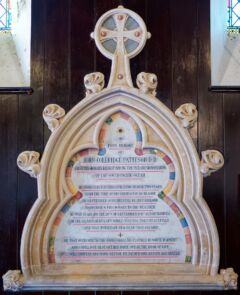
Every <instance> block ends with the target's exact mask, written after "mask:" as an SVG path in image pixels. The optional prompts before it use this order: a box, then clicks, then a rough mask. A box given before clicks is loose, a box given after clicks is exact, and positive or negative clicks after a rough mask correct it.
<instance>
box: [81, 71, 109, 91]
mask: <svg viewBox="0 0 240 295" xmlns="http://www.w3.org/2000/svg"><path fill="white" fill-rule="evenodd" d="M104 84H105V81H104V75H103V74H102V73H100V72H95V73H90V74H87V75H86V76H85V77H84V85H85V88H86V95H89V94H92V93H97V92H100V91H101V90H102V89H103V87H104Z"/></svg>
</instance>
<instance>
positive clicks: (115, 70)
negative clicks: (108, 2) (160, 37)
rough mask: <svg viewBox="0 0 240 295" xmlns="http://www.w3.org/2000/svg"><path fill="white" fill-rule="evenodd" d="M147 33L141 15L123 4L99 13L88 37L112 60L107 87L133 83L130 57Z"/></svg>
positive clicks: (147, 35) (141, 47)
mask: <svg viewBox="0 0 240 295" xmlns="http://www.w3.org/2000/svg"><path fill="white" fill-rule="evenodd" d="M150 36H151V35H150V33H148V32H147V29H146V26H145V23H144V21H143V20H142V18H141V17H140V16H139V15H138V14H136V13H135V12H133V11H131V10H129V9H125V8H124V7H123V6H119V7H118V8H116V9H112V10H110V11H108V12H106V13H105V14H103V15H102V16H101V17H100V19H99V20H98V22H97V24H96V26H95V29H94V32H93V33H92V34H91V37H92V38H94V39H95V42H96V45H97V47H98V49H99V50H100V52H101V53H102V54H103V55H104V56H106V57H107V58H109V59H111V60H112V70H111V76H110V80H109V84H108V87H113V86H129V87H132V86H133V85H132V79H131V74H130V68H129V59H130V58H133V57H134V56H136V55H137V54H138V53H139V52H140V51H141V50H142V49H143V47H144V45H145V43H146V40H147V39H148V38H150Z"/></svg>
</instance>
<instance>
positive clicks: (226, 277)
mask: <svg viewBox="0 0 240 295" xmlns="http://www.w3.org/2000/svg"><path fill="white" fill-rule="evenodd" d="M220 274H221V275H222V276H223V281H224V286H225V289H237V280H238V275H237V274H236V273H235V272H234V270H233V268H232V267H229V268H226V269H221V270H220Z"/></svg>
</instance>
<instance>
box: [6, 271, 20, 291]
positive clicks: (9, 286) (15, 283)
mask: <svg viewBox="0 0 240 295" xmlns="http://www.w3.org/2000/svg"><path fill="white" fill-rule="evenodd" d="M2 278H3V289H4V290H5V291H14V292H16V291H19V290H21V288H22V286H23V284H24V277H23V275H22V274H21V271H20V270H9V271H8V272H7V273H5V275H3V276H2Z"/></svg>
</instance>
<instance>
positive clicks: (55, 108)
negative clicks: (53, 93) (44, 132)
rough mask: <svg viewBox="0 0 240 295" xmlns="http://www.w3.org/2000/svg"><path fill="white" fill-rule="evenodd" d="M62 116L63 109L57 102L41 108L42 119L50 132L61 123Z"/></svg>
mask: <svg viewBox="0 0 240 295" xmlns="http://www.w3.org/2000/svg"><path fill="white" fill-rule="evenodd" d="M64 116H65V110H64V109H63V108H61V107H60V106H59V105H57V104H49V105H47V106H46V107H45V108H44V110H43V119H44V121H45V122H46V123H47V125H48V128H49V129H50V130H51V131H52V132H53V131H55V130H56V129H57V128H58V127H59V126H60V125H61V123H62V121H63V118H64Z"/></svg>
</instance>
